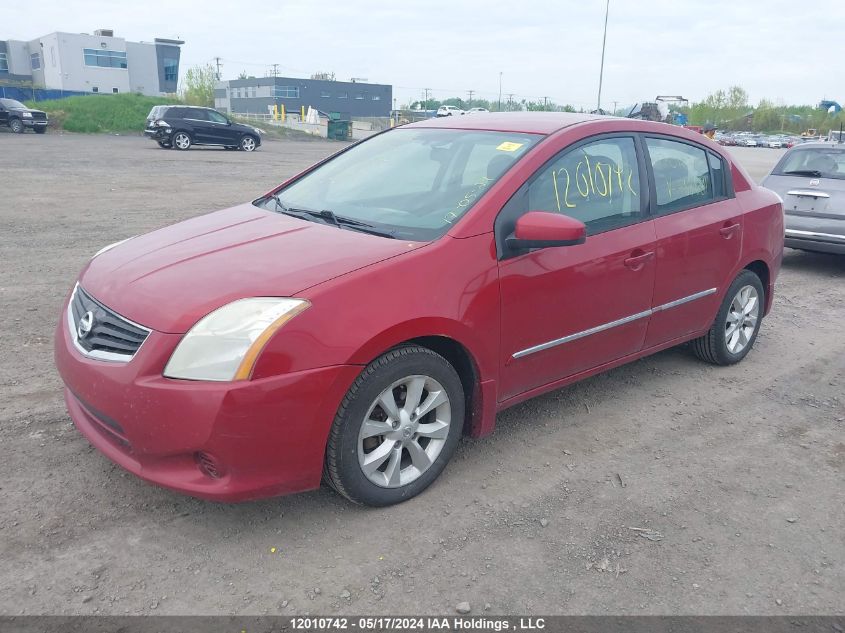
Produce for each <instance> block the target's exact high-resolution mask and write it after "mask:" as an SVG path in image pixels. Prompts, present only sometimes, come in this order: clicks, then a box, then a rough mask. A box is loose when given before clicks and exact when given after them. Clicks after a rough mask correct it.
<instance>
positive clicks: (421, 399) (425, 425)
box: [324, 346, 465, 506]
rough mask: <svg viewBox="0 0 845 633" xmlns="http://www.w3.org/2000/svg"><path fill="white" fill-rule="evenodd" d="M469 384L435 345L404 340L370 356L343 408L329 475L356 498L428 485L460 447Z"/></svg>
mask: <svg viewBox="0 0 845 633" xmlns="http://www.w3.org/2000/svg"><path fill="white" fill-rule="evenodd" d="M464 406H465V405H464V390H463V386H462V385H461V380H460V378H459V377H458V374H457V372H456V371H455V369H454V367H452V365H450V364H449V362H448V361H447V360H446V359H445V358H443V357H442V356H440V355H439V354H437V353H435V352H433V351H432V350H430V349H428V348H425V347H419V346H406V347H400V348H397V349H394V350H391V351H389V352H387V353H386V354H384V355H382V356H381V357H380V358H378V359H377V360H375V361H373V362H372V363H370V364H369V365H368V366H367V367H366V368H365V369H364V371H363V372H361V374H360V376H358V378H357V379H356V380H355V382H354V383H353V385H352V387H351V388H350V389H349V392H348V393H347V394H346V396H345V397H344V399H343V402H342V403H341V405H340V408H339V409H338V412H337V415H336V416H335V420H334V423H333V424H332V428H331V431H330V433H329V441H328V445H327V447H326V461H325V470H324V478H325V480H326V481H327V482H328V484H329V485H331V486H332V487H333V488H334V489H335V490H337V491H338V492H339V493H340V494H342V495H343V496H345V497H346V498H347V499H350V500H351V501H354V502H356V503H363V504H366V505H371V506H388V505H392V504H394V503H399V502H401V501H405V500H407V499H410V498H412V497H414V496H416V495H418V494H419V493H420V492H422V491H423V490H425V489H426V488H427V487H428V486H429V485H430V484H431V483H432V482H433V481H434V480H435V479H436V478H437V476H438V475H439V474H440V473H441V472H442V471H443V469H444V468H445V467H446V463H447V462H448V461H449V459H450V458H451V457H452V454H453V453H454V452H455V448H456V447H457V445H458V440H459V439H460V437H461V433H462V430H463V424H464Z"/></svg>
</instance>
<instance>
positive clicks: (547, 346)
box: [512, 288, 716, 360]
mask: <svg viewBox="0 0 845 633" xmlns="http://www.w3.org/2000/svg"><path fill="white" fill-rule="evenodd" d="M715 293H716V288H710V289H708V290H702V291H701V292H696V293H695V294H692V295H689V296H688V297H683V298H681V299H676V300H675V301H670V302H669V303H664V304H663V305H659V306H657V307H655V308H652V309H650V310H645V311H644V312H638V313H637V314H632V315H631V316H627V317H624V318H622V319H617V320H616V321H611V322H610V323H604V324H603V325H597V326H596V327H593V328H590V329H589V330H584V331H582V332H576V333H575V334H570V335H569V336H564V337H563V338H559V339H555V340H554V341H548V342H547V343H540V344H539V345H535V346H534V347H529V348H527V349H524V350H521V351H519V352H516V353H515V354H514V355H513V357H512V358H513V359H514V360H515V359H517V358H523V357H525V356H529V355H531V354H536V353H537V352H542V351H544V350H547V349H550V348H552V347H557V346H558V345H563V344H564V343H571V342H572V341H576V340H578V339H580V338H584V337H585V336H592V335H593V334H598V333H599V332H604V331H605V330H609V329H611V328H615V327H619V326H620V325H627V324H628V323H632V322H634V321H638V320H640V319H645V318H647V317H650V316H651V315H652V314H654V313H655V312H661V311H663V310H670V309H672V308H677V307H678V306H680V305H683V304H685V303H689V302H690V301H695V300H696V299H702V298H703V297H708V296H710V295H712V294H715Z"/></svg>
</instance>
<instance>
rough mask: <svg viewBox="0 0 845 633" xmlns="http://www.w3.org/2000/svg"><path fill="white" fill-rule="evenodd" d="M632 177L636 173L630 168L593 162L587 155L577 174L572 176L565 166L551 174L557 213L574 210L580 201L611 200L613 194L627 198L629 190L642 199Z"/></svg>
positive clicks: (577, 168) (577, 166)
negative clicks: (564, 209)
mask: <svg viewBox="0 0 845 633" xmlns="http://www.w3.org/2000/svg"><path fill="white" fill-rule="evenodd" d="M633 178H634V170H633V169H632V168H631V167H629V166H628V165H621V166H619V165H608V164H607V163H601V162H596V163H591V162H590V156H585V157H584V160H581V161H579V162H578V164H577V165H576V166H575V173H574V174H570V172H569V169H568V168H566V167H561V168H560V169H557V170H555V171H553V172H552V187H553V188H554V194H555V201H556V202H557V210H558V211H562V210H563V207H566V208H568V209H574V208H575V207H577V206H578V202H579V201H590V200H595V199H601V198H605V199H612V198H613V195H614V192H615V193H616V194H617V195H619V196H621V195H624V194H625V193H626V191H627V192H630V194H631V195H633V196H639V193H637V189H636V187H634V184H633V182H632V181H633ZM573 180H574V181H575V182H574V183H573V182H572V181H573ZM559 182H560V184H558V183H559ZM561 202H563V204H562V205H561Z"/></svg>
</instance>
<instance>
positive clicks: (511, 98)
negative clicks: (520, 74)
mask: <svg viewBox="0 0 845 633" xmlns="http://www.w3.org/2000/svg"><path fill="white" fill-rule="evenodd" d="M515 96H516V95H515V94H514V93H512V92H510V93H508V112H510V111H511V107H512V106H513V98H514V97H515Z"/></svg>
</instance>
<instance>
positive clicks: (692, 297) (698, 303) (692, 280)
mask: <svg viewBox="0 0 845 633" xmlns="http://www.w3.org/2000/svg"><path fill="white" fill-rule="evenodd" d="M644 144H645V148H646V155H647V161H646V162H647V165H648V169H649V180H650V187H651V191H652V215H654V216H655V219H654V228H655V233H656V237H657V248H656V252H657V273H656V277H655V284H654V299H653V306H652V310H653V311H654V312H653V314H652V316H651V321H650V323H649V327H648V333H647V335H646V341H645V347H646V348H649V347H653V346H655V345H660V344H662V343H667V342H670V341H674V340H675V339H678V338H680V337H683V336H685V335H687V334H689V333H692V332H696V331H699V330H702V329H705V328H706V327H708V326H709V325H710V324H711V323H712V321H713V319H714V317H715V315H716V312H717V310H718V307H719V304H720V303H721V301H722V296H723V295H724V292H725V290H726V289H727V286H728V285H729V284H730V283H731V281H732V279H730V276H731V274H732V272H733V271H734V270H735V269H736V267H737V265H738V264H739V259H740V256H741V253H742V238H743V215H742V209H741V207H740V205H739V203H738V202H737V200H736V198H735V197H734V193H733V187H732V184H731V181H730V170H729V169H728V165H727V163H726V162H725V161H724V160H723V159H722V158H721V157H720V156H719V155H718V154H716V153H715V152H713V151H711V150H709V149H707V148H705V147H704V146H701V145H698V144H696V143H692V142H689V141H686V140H681V139H677V138H674V137H662V136H651V135H647V136H644Z"/></svg>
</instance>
